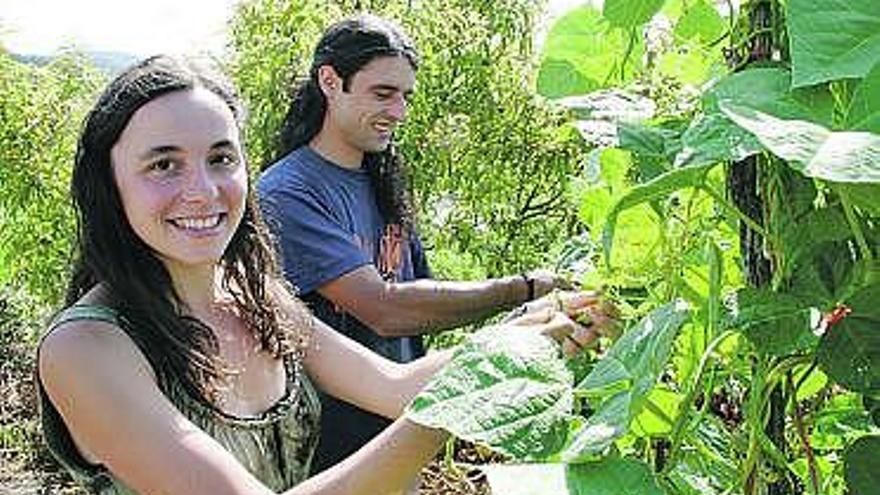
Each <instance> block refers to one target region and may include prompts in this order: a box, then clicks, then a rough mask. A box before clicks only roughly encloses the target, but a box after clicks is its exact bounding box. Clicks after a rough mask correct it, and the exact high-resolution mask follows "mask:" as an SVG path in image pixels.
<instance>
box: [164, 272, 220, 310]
mask: <svg viewBox="0 0 880 495" xmlns="http://www.w3.org/2000/svg"><path fill="white" fill-rule="evenodd" d="M168 273H169V275H170V276H171V284H172V285H173V286H174V291H175V293H176V294H177V296H178V297H179V298H180V301H181V302H182V303H183V304H184V306H185V307H186V308H187V309H188V310H189V312H191V313H192V314H193V315H205V314H208V313H210V312H211V311H212V309H213V308H214V307H215V306H216V304H217V303H218V302H222V301H227V300H228V299H229V296H228V294H227V293H226V291H224V290H223V287H222V284H221V277H222V270H221V269H220V267H219V266H217V265H206V266H199V267H192V266H188V267H178V266H168Z"/></svg>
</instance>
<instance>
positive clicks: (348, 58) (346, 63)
mask: <svg viewBox="0 0 880 495" xmlns="http://www.w3.org/2000/svg"><path fill="white" fill-rule="evenodd" d="M377 57H404V58H406V60H407V61H409V63H410V65H412V67H413V69H414V70H415V69H418V63H419V58H418V54H417V53H416V50H415V47H414V46H413V44H412V42H411V41H410V40H409V39H408V38H407V37H406V36H405V35H404V34H403V32H402V31H401V29H400V28H399V27H398V26H397V25H395V24H394V23H392V22H390V21H388V20H385V19H382V18H380V17H376V16H372V15H367V14H364V15H359V16H357V17H352V18H348V19H345V20H342V21H340V22H337V23H336V24H333V25H332V26H330V27H329V28H328V29H327V31H326V32H324V35H323V36H322V37H321V40H320V41H319V42H318V46H317V47H316V48H315V53H314V56H313V57H312V66H311V69H309V74H308V78H307V79H305V80H303V81H301V82H300V83H299V85H298V86H297V87H296V90H295V92H294V94H293V98H292V101H291V104H290V107H289V108H288V111H287V115H286V116H285V118H284V122H283V124H282V128H281V132H280V133H279V136H278V139H277V143H276V149H277V150H276V153H275V155H276V156H275V161H276V162H277V161H278V160H280V159H281V158H283V157H284V156H285V155H287V154H288V153H290V152H291V151H293V150H295V149H297V148H299V147H301V146H305V145H307V144H309V142H311V140H312V139H313V138H314V137H315V136H316V135H317V134H318V132H320V130H321V127H322V125H323V124H324V115H325V113H326V111H327V99H326V97H325V96H324V93H323V92H322V91H321V88H320V86H319V85H318V69H319V68H320V67H321V66H324V65H329V66H331V67H333V69H334V70H335V71H336V73H337V74H338V75H339V76H340V77H341V78H342V89H343V91H348V90H349V88H350V85H351V79H352V76H354V74H355V73H357V72H358V71H359V70H361V69H362V68H363V67H364V66H365V65H367V64H368V63H370V62H371V61H372V60H373V59H375V58H377ZM266 166H267V168H268V166H271V164H267V165H266ZM365 166H366V169H367V171H368V173H369V174H370V180H371V181H372V184H373V189H374V191H375V192H376V202H377V204H378V207H379V212H380V213H381V214H382V217H383V218H384V220H385V222H386V223H389V224H398V225H401V226H402V227H404V231H406V232H409V231H410V230H411V229H412V227H413V223H414V220H413V215H414V213H413V208H412V201H411V198H410V191H409V181H408V178H407V171H406V166H405V163H404V161H403V158H402V157H401V156H400V155H398V154H397V152H396V150H395V148H394V143H393V142H392V143H390V144H389V145H388V147H387V148H386V149H385V150H384V151H381V152H377V153H367V154H366V156H365Z"/></svg>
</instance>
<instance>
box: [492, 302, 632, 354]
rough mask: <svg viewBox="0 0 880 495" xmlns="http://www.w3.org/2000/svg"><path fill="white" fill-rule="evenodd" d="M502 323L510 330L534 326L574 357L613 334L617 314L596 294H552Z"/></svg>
mask: <svg viewBox="0 0 880 495" xmlns="http://www.w3.org/2000/svg"><path fill="white" fill-rule="evenodd" d="M524 307H525V308H526V309H525V311H521V313H520V314H519V315H512V316H511V317H509V318H508V319H507V320H506V321H505V323H504V324H505V325H507V326H510V327H535V328H536V330H537V331H540V332H541V333H543V334H545V335H548V336H550V337H552V338H553V339H554V340H556V341H557V342H559V343H560V344H561V345H562V351H563V353H564V354H565V355H566V356H569V357H571V356H574V355H576V354H577V353H578V352H580V351H582V350H583V349H585V348H587V347H589V346H590V345H592V344H593V343H594V342H595V341H596V340H597V339H598V338H599V337H600V336H614V335H616V334H617V333H618V332H617V329H618V327H619V325H618V317H619V313H618V311H617V308H616V307H614V305H613V304H611V303H610V302H608V301H606V300H605V299H603V298H601V296H600V295H599V294H597V293H595V292H553V293H550V294H548V295H546V296H544V297H542V298H541V299H539V300H536V301H533V302H531V303H528V304H527V305H525V306H524Z"/></svg>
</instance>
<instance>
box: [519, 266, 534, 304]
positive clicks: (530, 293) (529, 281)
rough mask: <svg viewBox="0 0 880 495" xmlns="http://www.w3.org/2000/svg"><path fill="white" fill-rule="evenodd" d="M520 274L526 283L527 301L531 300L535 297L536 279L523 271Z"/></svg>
mask: <svg viewBox="0 0 880 495" xmlns="http://www.w3.org/2000/svg"><path fill="white" fill-rule="evenodd" d="M520 276H521V277H522V279H523V280H524V281H525V283H526V289H527V292H526V301H531V300H533V299H535V279H533V278H532V277H530V276H528V275H526V274H525V273H521V274H520Z"/></svg>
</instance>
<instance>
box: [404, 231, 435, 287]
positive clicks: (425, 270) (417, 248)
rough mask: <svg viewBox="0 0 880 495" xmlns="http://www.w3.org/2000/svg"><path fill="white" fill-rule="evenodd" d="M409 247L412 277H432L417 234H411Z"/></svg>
mask: <svg viewBox="0 0 880 495" xmlns="http://www.w3.org/2000/svg"><path fill="white" fill-rule="evenodd" d="M409 249H410V252H411V253H412V264H413V278H415V279H420V278H434V275H433V274H432V273H431V267H430V266H429V265H428V258H427V256H425V248H424V246H423V245H422V241H421V239H419V236H418V235H416V234H413V236H412V237H411V238H410V241H409Z"/></svg>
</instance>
